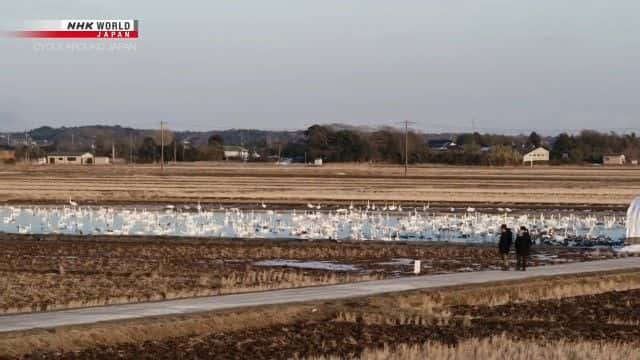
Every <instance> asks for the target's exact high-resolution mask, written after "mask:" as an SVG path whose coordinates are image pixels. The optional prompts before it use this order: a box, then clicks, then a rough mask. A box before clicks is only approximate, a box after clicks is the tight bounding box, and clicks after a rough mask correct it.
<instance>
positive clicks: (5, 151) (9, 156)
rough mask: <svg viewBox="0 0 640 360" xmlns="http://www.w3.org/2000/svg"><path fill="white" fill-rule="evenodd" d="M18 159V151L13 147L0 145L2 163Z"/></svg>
mask: <svg viewBox="0 0 640 360" xmlns="http://www.w3.org/2000/svg"><path fill="white" fill-rule="evenodd" d="M15 161H16V151H15V150H13V149H11V148H1V147H0V163H11V162H15Z"/></svg>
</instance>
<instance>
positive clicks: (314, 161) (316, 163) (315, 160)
mask: <svg viewBox="0 0 640 360" xmlns="http://www.w3.org/2000/svg"><path fill="white" fill-rule="evenodd" d="M313 165H315V166H322V158H317V159H314V160H313Z"/></svg>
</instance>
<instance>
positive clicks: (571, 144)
mask: <svg viewBox="0 0 640 360" xmlns="http://www.w3.org/2000/svg"><path fill="white" fill-rule="evenodd" d="M550 150H551V154H550V156H551V160H552V162H554V163H564V164H576V163H599V162H602V157H603V156H604V155H607V154H624V155H625V156H626V158H627V159H636V160H637V159H638V158H639V157H640V138H638V137H637V136H636V134H635V133H630V134H621V135H620V134H616V133H601V132H597V131H593V130H583V131H582V132H580V134H578V135H569V134H567V133H562V134H560V135H558V136H557V137H556V138H555V139H554V142H553V145H552V146H551V148H550Z"/></svg>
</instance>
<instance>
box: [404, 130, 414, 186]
mask: <svg viewBox="0 0 640 360" xmlns="http://www.w3.org/2000/svg"><path fill="white" fill-rule="evenodd" d="M402 123H403V124H404V176H407V168H408V167H409V124H414V122H412V121H407V120H405V121H403V122H402Z"/></svg>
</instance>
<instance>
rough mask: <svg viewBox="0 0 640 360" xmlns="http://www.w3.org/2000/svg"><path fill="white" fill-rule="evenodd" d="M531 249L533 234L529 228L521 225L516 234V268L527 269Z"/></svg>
mask: <svg viewBox="0 0 640 360" xmlns="http://www.w3.org/2000/svg"><path fill="white" fill-rule="evenodd" d="M530 250H531V235H529V230H528V229H527V228H526V227H524V226H521V227H520V231H518V236H516V259H517V261H516V270H522V271H525V270H526V269H527V258H528V257H529V251H530Z"/></svg>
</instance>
